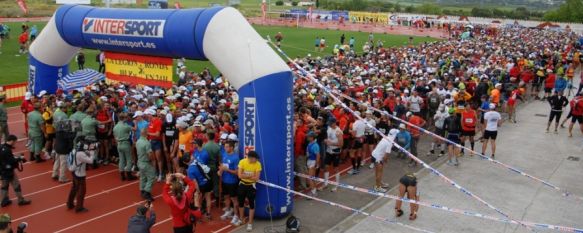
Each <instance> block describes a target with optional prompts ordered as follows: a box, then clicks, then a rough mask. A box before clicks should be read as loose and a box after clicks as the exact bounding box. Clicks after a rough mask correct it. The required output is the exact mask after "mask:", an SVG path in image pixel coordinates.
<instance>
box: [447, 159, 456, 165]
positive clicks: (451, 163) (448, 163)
mask: <svg viewBox="0 0 583 233" xmlns="http://www.w3.org/2000/svg"><path fill="white" fill-rule="evenodd" d="M447 165H449V166H455V163H453V162H452V161H451V160H448V161H447Z"/></svg>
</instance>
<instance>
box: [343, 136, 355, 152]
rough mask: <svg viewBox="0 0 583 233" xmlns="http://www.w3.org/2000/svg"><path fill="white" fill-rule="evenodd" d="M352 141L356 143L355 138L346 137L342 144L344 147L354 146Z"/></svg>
mask: <svg viewBox="0 0 583 233" xmlns="http://www.w3.org/2000/svg"><path fill="white" fill-rule="evenodd" d="M352 143H354V138H352V137H350V138H345V139H344V141H343V144H342V149H350V148H351V147H352V146H353V145H352Z"/></svg>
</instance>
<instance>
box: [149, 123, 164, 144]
mask: <svg viewBox="0 0 583 233" xmlns="http://www.w3.org/2000/svg"><path fill="white" fill-rule="evenodd" d="M160 131H162V120H160V118H158V117H155V118H153V119H152V121H151V122H150V124H149V125H148V133H149V134H150V133H159V132H160ZM152 139H154V140H162V135H161V134H159V135H158V136H157V137H156V136H150V135H148V140H152Z"/></svg>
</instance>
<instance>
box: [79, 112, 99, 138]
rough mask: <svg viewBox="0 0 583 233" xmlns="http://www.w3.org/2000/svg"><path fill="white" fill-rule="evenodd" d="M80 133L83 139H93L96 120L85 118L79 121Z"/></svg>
mask: <svg viewBox="0 0 583 233" xmlns="http://www.w3.org/2000/svg"><path fill="white" fill-rule="evenodd" d="M81 132H82V134H81V135H83V136H85V137H95V136H96V135H97V120H95V118H93V117H85V119H83V120H82V121H81Z"/></svg>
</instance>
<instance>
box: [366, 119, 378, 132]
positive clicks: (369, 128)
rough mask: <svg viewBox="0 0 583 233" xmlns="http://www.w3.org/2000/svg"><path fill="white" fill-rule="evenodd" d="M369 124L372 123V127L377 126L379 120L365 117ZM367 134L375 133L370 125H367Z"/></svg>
mask: <svg viewBox="0 0 583 233" xmlns="http://www.w3.org/2000/svg"><path fill="white" fill-rule="evenodd" d="M365 120H366V121H367V122H368V124H369V125H371V126H372V127H376V125H377V122H376V121H375V120H374V119H372V118H371V119H368V120H367V119H365ZM365 134H366V135H374V130H373V129H372V128H371V127H370V126H368V125H367V126H366V130H365Z"/></svg>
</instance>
